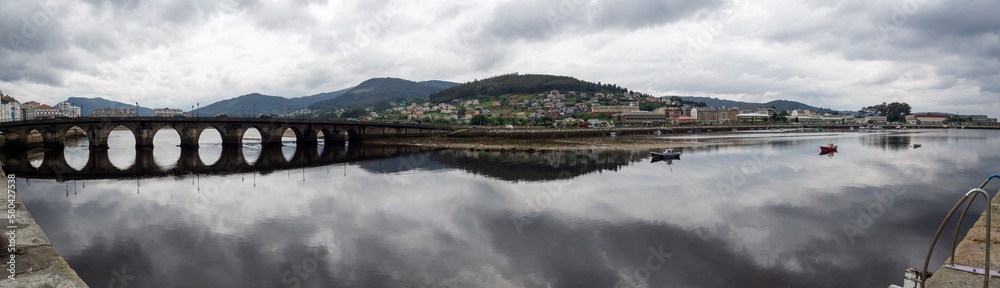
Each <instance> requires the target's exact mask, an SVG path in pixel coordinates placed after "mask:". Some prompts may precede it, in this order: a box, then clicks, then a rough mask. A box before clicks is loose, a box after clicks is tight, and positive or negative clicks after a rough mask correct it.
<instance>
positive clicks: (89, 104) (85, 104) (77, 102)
mask: <svg viewBox="0 0 1000 288" xmlns="http://www.w3.org/2000/svg"><path fill="white" fill-rule="evenodd" d="M66 102H69V103H70V104H73V105H74V106H80V115H81V116H90V115H91V114H94V109H97V108H135V103H122V102H117V101H111V100H107V99H104V98H100V97H98V98H83V97H69V99H66ZM139 105H142V103H139ZM136 113H138V114H139V116H153V109H149V108H143V107H142V106H139V110H138V111H136Z"/></svg>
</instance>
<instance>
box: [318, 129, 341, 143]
mask: <svg viewBox="0 0 1000 288" xmlns="http://www.w3.org/2000/svg"><path fill="white" fill-rule="evenodd" d="M323 138H324V139H325V140H326V143H341V144H343V143H344V142H347V135H346V134H344V132H343V131H338V130H333V131H329V133H327V131H323Z"/></svg>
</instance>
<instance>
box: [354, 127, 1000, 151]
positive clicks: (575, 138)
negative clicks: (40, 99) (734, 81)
mask: <svg viewBox="0 0 1000 288" xmlns="http://www.w3.org/2000/svg"><path fill="white" fill-rule="evenodd" d="M864 127H865V126H863V125H809V126H804V125H741V126H721V125H720V126H668V127H643V128H604V129H587V128H579V129H575V128H574V129H504V128H500V127H496V128H494V127H487V128H473V129H462V130H458V131H456V132H453V133H449V134H446V135H441V136H431V137H409V138H387V139H373V140H366V141H365V142H366V143H372V144H391V145H408V146H421V147H436V148H451V149H472V150H580V149H597V150H601V149H607V150H622V149H664V148H681V147H698V146H713V145H734V144H737V143H738V141H739V140H736V139H730V138H726V137H721V138H713V139H703V140H698V141H687V140H683V141H682V140H676V141H674V140H669V139H663V138H664V137H670V136H679V135H688V134H729V133H733V132H734V131H733V129H736V130H740V131H748V130H753V131H761V130H765V131H766V130H774V131H775V132H777V131H779V129H782V130H786V129H803V130H804V131H808V132H850V131H852V130H851V129H852V128H853V129H854V130H853V131H865V130H864V129H866V128H864ZM895 127H896V126H892V127H891V129H888V130H882V131H898V132H904V131H907V130H897V129H895ZM967 127H968V128H969V129H1000V126H998V125H989V126H986V125H980V126H974V127H973V126H967ZM900 128H901V129H902V128H906V129H961V126H956V125H952V126H949V125H901V126H900ZM817 129H818V131H817ZM655 131H661V133H662V134H661V136H660V137H655V136H654V134H653V133H655ZM612 132H614V133H615V134H616V136H615V137H612V136H610V135H611V133H612ZM859 133H860V132H859Z"/></svg>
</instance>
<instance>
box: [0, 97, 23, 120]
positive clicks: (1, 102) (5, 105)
mask: <svg viewBox="0 0 1000 288" xmlns="http://www.w3.org/2000/svg"><path fill="white" fill-rule="evenodd" d="M21 120H23V119H21V103H20V102H17V100H16V99H14V97H10V96H3V97H2V99H0V122H10V121H21Z"/></svg>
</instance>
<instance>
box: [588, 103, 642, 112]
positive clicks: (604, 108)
mask: <svg viewBox="0 0 1000 288" xmlns="http://www.w3.org/2000/svg"><path fill="white" fill-rule="evenodd" d="M632 111H639V106H634V105H613V106H612V105H593V106H592V107H590V112H591V113H624V112H632Z"/></svg>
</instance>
